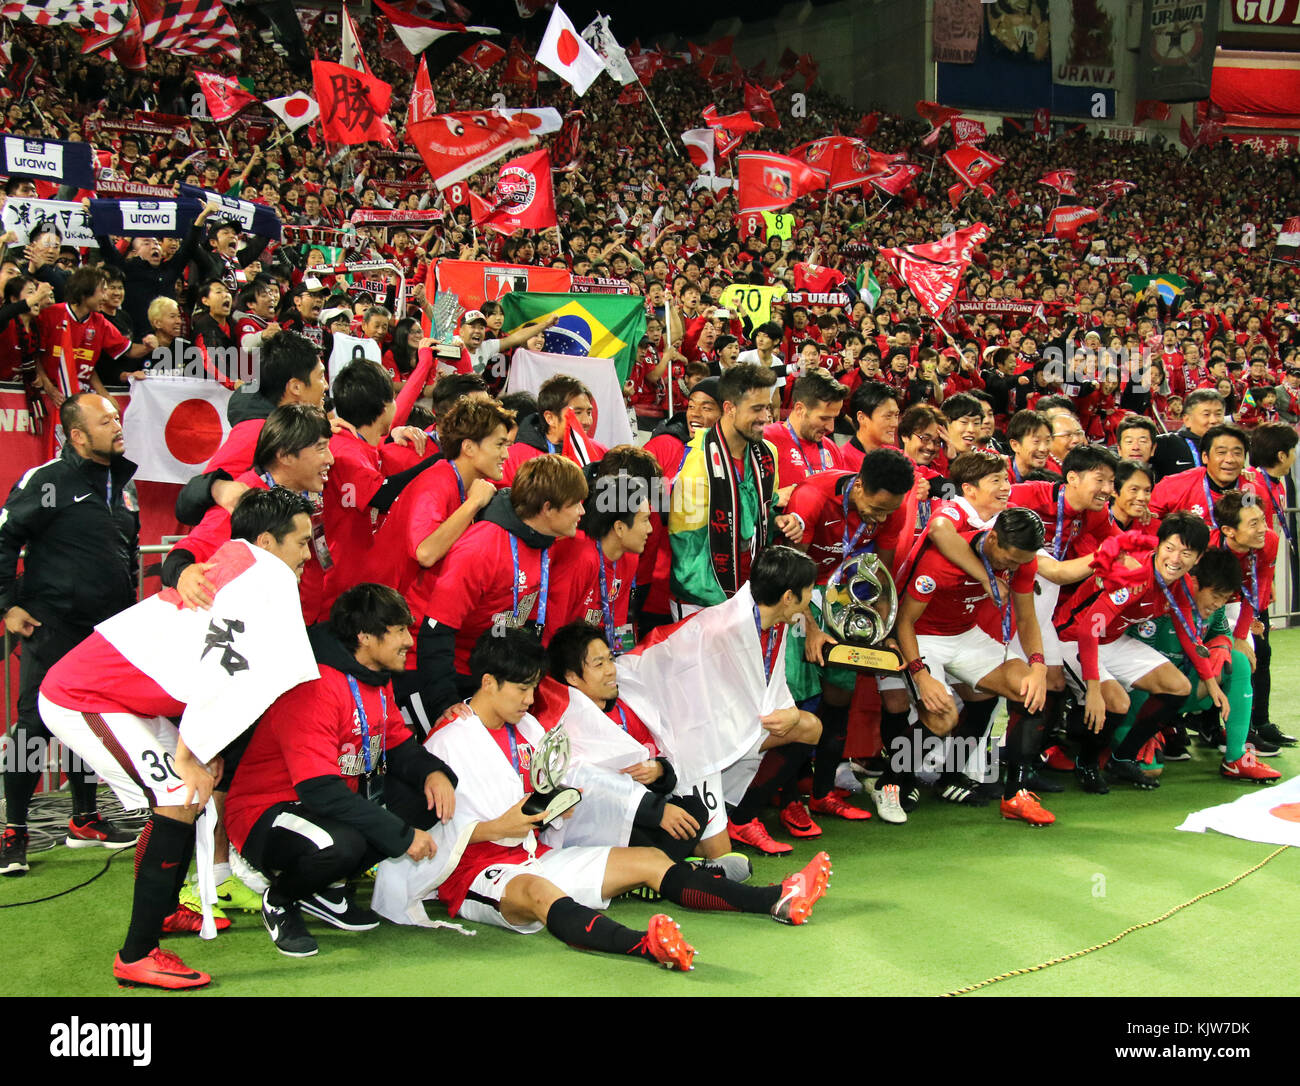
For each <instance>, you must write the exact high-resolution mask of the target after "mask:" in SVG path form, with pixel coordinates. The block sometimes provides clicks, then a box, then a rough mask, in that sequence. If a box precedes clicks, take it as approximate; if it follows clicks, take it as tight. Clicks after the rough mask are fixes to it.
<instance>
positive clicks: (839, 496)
mask: <svg viewBox="0 0 1300 1086" xmlns="http://www.w3.org/2000/svg"><path fill="white" fill-rule="evenodd" d="M856 479H857V474H856V473H855V472H851V471H827V472H822V473H821V474H819V475H814V476H812V477H811V478H809V479H806V480H804V482H802V483H800V484H799V485H798V486H796V487H795V488H794V491H793V493H791V495H790V501H789V503H788V504H787V505H786V509H785V511H786V512H787V513H793V514H795V515H796V516H797V517H799V519H800V520H802V521H803V524H804V530H803V536H802V538H801V543H802V544H803V546H805V547H806V548H807V549H808V557H809V558H811V559H812V560H813V561H814V562H816V563H817V581H818V583H819V584H825V583H826V581H827V580H828V579H829V578H830V576H831V574H832V573H834V572H835V570H836V569H837V568H839V566H840V564H841V563H842V562H843V561H844V558H845V544H846V542H847V543H848V544H849V547H850V553H851V554H859V553H861V552H862V551H865V550H873V551H876V552H877V553H879V552H882V551H883V552H888V553H890V554H892V553H893V552H894V551H895V550H896V549H897V547H898V542H899V538H900V536H901V535H902V534H903V530H904V529H905V528H908V527H910V525H909V521H908V504H907V502H904V503H903V504H902V505H900V506H899V507H898V509H896V510H895V511H894V512H893V513H891V514H890V515H889V516H888V517H886V518H885V520H884V522H883V523H880V524H863V523H862V518H861V517H859V516H858V511H857V509H855V508H854V506H853V502H852V501H849V502H848V503H847V504H848V515H847V518H846V516H845V500H844V496H845V494H846V493H847V492H848V491H849V490H850V489H851V488H852V486H853V483H854V481H855V480H856Z"/></svg>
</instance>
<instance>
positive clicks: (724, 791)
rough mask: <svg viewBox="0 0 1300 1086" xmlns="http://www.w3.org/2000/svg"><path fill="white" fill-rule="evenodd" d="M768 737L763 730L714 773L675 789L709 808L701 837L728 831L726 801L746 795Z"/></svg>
mask: <svg viewBox="0 0 1300 1086" xmlns="http://www.w3.org/2000/svg"><path fill="white" fill-rule="evenodd" d="M766 739H767V732H764V733H763V734H762V735H760V736H759V737H758V738H757V739H755V740H754V744H753V746H751V747H750V748H749V750H747V751H745V753H744V754H742V755H741V756H740V757H739V758H737V759H736V760H735V761H734V762H732V763H731V765H729V766H724V767H723V768H722V769H720V770H718V771H717V772H716V773H710V774H709V775H708V776H707V777H705V778H704V780H702V781H698V780H697V781H695V782H693V783H692V784H690V785H689V786H688V787H686V788H682V789H680V790H679V791H678V795H682V796H686V795H691V796H694V797H695V798H696V799H698V800H699V801H700V802H701V803H703V804H704V809H705V810H706V811H708V812H709V822H708V825H706V826H705V827H704V829H703V830H702V831H701V832H700V838H701V840H708V838H710V837H715V836H717V835H718V834H720V833H726V832H727V804H728V803H730V804H731V805H732V806H733V807H734V806H736V804H738V803H739V802H740V801H741V800H742V799H744V798H745V793H746V792H747V791H748V790H749V786H750V783H751V782H752V781H753V780H754V774H755V773H757V772H758V763H759V762H761V761H762V760H763V750H762V747H763V742H764V740H766Z"/></svg>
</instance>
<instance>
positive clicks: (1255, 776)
mask: <svg viewBox="0 0 1300 1086" xmlns="http://www.w3.org/2000/svg"><path fill="white" fill-rule="evenodd" d="M1219 772H1220V773H1221V774H1222V775H1223V776H1225V777H1228V778H1229V779H1231V780H1234V781H1252V782H1253V783H1255V784H1265V783H1267V782H1271V781H1275V780H1277V779H1278V778H1279V777H1281V776H1282V774H1281V773H1279V772H1278V771H1277V770H1276V769H1274V768H1273V767H1272V766H1269V765H1261V764H1260V762H1259V760H1258V759H1257V758H1256V757H1255V752H1254V751H1253V750H1251V749H1250V748H1249V747H1247V748H1246V753H1245V754H1243V755H1242V756H1241V757H1240V758H1238V759H1237V760H1236V761H1235V762H1230V761H1228V760H1227V759H1226V758H1225V759H1224V760H1223V761H1222V762H1220V763H1219Z"/></svg>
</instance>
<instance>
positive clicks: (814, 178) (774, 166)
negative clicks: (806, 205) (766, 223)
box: [739, 151, 826, 215]
mask: <svg viewBox="0 0 1300 1086" xmlns="http://www.w3.org/2000/svg"><path fill="white" fill-rule="evenodd" d="M739 162H740V170H739V179H740V213H741V214H742V215H743V214H744V213H745V212H746V211H777V210H779V209H780V208H783V207H789V206H790V205H791V204H792V203H794V202H795V201H796V200H797V199H799V197H800V196H805V195H807V194H808V193H810V192H815V191H816V190H817V189H821V188H825V187H826V178H825V177H823V176H822V175H821V174H819V173H818V172H817V171H816V170H814V169H813V168H812V167H811V166H808V165H805V164H804V163H802V162H800V161H799V160H798V159H797V158H790V157H789V156H787V155H777V154H773V153H771V152H770V151H742V152H741V154H740V156H739Z"/></svg>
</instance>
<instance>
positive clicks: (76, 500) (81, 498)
mask: <svg viewBox="0 0 1300 1086" xmlns="http://www.w3.org/2000/svg"><path fill="white" fill-rule="evenodd" d="M93 496H94V495H92V494H82V495H81V496H80V497H78V498H73V499H72V503H73V504H74V505H75V504H76V503H77V502H84V501H85V500H86V499H87V498H90V497H93Z"/></svg>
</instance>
